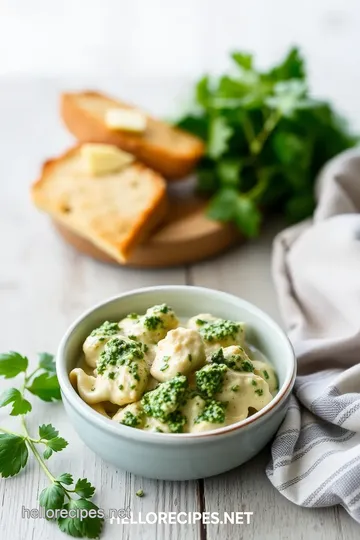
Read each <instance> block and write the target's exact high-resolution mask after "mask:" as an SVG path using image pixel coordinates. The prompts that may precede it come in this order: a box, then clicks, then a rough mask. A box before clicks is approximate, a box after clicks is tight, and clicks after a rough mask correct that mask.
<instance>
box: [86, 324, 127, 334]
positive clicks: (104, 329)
mask: <svg viewBox="0 0 360 540" xmlns="http://www.w3.org/2000/svg"><path fill="white" fill-rule="evenodd" d="M119 331H120V329H119V325H118V323H117V322H110V321H105V322H104V323H102V325H101V326H99V327H98V328H95V330H93V331H92V332H91V334H90V336H106V337H109V336H114V335H115V334H118V333H119Z"/></svg>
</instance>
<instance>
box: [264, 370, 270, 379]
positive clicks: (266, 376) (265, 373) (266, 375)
mask: <svg viewBox="0 0 360 540" xmlns="http://www.w3.org/2000/svg"><path fill="white" fill-rule="evenodd" d="M263 374H264V377H265V379H270V377H269V374H268V372H267V371H266V369H264V371H263Z"/></svg>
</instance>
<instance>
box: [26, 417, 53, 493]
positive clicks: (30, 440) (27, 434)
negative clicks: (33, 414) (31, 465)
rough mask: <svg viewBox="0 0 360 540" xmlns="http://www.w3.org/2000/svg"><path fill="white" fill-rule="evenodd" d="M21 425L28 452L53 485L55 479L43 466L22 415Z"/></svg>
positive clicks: (43, 463)
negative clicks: (30, 452) (29, 451)
mask: <svg viewBox="0 0 360 540" xmlns="http://www.w3.org/2000/svg"><path fill="white" fill-rule="evenodd" d="M21 424H22V426H23V429H24V433H25V436H26V443H27V445H28V446H29V448H30V450H31V451H32V453H33V454H34V457H35V459H36V460H37V462H38V463H39V465H40V467H41V468H42V469H43V471H44V473H45V474H46V476H47V477H48V478H49V480H50V481H51V482H52V483H54V482H55V477H54V476H53V475H52V474H51V472H50V471H49V469H48V468H47V466H46V465H45V462H44V460H43V459H42V457H41V456H40V454H39V452H38V450H37V448H36V446H35V444H34V442H33V441H34V439H32V437H30V434H29V432H28V429H27V426H26V422H25V418H24V415H22V416H21Z"/></svg>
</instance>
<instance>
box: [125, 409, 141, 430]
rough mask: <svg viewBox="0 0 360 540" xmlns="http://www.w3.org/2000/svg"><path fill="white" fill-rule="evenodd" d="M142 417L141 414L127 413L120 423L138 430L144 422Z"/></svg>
mask: <svg viewBox="0 0 360 540" xmlns="http://www.w3.org/2000/svg"><path fill="white" fill-rule="evenodd" d="M141 416H142V414H141V413H140V414H139V415H136V414H133V413H132V412H131V411H126V413H125V414H124V418H123V419H122V420H121V422H120V423H121V424H124V426H129V427H133V428H136V427H138V426H140V425H141V422H142V418H141Z"/></svg>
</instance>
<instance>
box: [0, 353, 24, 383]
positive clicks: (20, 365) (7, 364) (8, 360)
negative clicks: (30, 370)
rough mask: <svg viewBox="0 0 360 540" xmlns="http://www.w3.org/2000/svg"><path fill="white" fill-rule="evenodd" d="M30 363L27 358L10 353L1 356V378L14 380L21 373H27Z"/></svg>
mask: <svg viewBox="0 0 360 540" xmlns="http://www.w3.org/2000/svg"><path fill="white" fill-rule="evenodd" d="M28 364H29V361H28V359H27V358H26V356H22V355H21V354H19V353H17V352H14V351H10V352H8V353H3V354H0V376H3V377H5V379H12V378H13V377H16V375H19V373H21V372H23V371H26V369H27V367H28Z"/></svg>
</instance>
